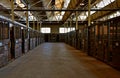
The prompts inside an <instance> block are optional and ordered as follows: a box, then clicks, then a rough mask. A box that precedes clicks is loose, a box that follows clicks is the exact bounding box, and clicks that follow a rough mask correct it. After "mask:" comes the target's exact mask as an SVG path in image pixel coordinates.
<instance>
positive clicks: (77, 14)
mask: <svg viewBox="0 0 120 78" xmlns="http://www.w3.org/2000/svg"><path fill="white" fill-rule="evenodd" d="M75 28H76V30H78V29H79V28H78V12H77V11H76V27H75Z"/></svg>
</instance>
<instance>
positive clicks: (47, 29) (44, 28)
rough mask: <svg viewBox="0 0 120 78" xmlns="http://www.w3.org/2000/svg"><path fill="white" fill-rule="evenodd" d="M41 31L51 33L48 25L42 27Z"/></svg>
mask: <svg viewBox="0 0 120 78" xmlns="http://www.w3.org/2000/svg"><path fill="white" fill-rule="evenodd" d="M41 32H42V33H51V29H50V27H42V28H41Z"/></svg>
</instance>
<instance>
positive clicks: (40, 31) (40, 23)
mask: <svg viewBox="0 0 120 78" xmlns="http://www.w3.org/2000/svg"><path fill="white" fill-rule="evenodd" d="M41 27H42V22H40V32H41Z"/></svg>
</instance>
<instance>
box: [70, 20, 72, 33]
mask: <svg viewBox="0 0 120 78" xmlns="http://www.w3.org/2000/svg"><path fill="white" fill-rule="evenodd" d="M70 31H72V18H71V19H70Z"/></svg>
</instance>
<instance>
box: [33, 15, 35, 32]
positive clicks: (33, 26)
mask: <svg viewBox="0 0 120 78" xmlns="http://www.w3.org/2000/svg"><path fill="white" fill-rule="evenodd" d="M33 29H34V30H35V17H34V16H33Z"/></svg>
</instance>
